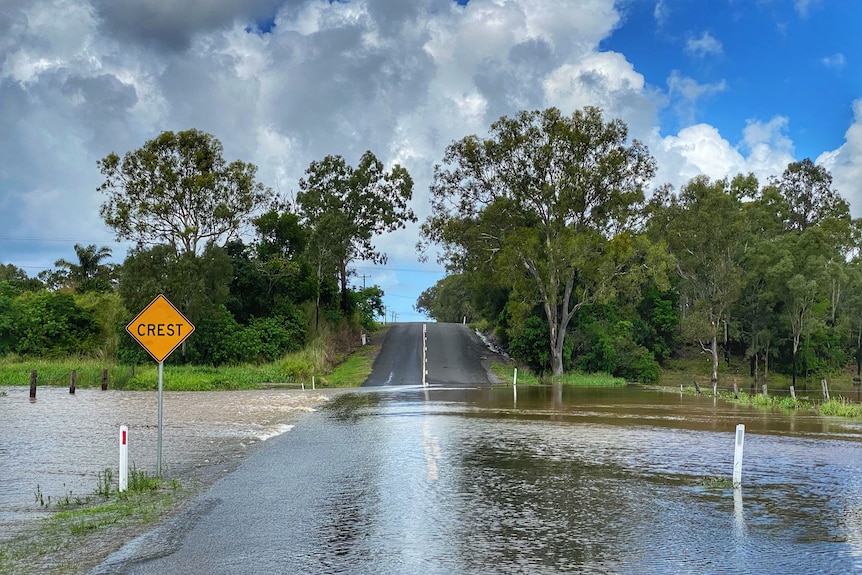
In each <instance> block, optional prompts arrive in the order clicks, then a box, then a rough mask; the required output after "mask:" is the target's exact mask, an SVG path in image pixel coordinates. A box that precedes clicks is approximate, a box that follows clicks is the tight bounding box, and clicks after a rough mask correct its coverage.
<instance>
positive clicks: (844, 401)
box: [666, 386, 862, 418]
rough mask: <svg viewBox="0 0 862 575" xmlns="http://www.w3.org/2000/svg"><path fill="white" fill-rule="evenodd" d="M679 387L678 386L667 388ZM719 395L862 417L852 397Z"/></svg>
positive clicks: (749, 402)
mask: <svg viewBox="0 0 862 575" xmlns="http://www.w3.org/2000/svg"><path fill="white" fill-rule="evenodd" d="M666 389H674V390H675V389H677V388H670V387H668V388H666ZM681 389H682V392H683V393H686V394H689V395H695V394H697V390H696V389H695V387H694V386H688V387H686V386H682V387H681ZM702 393H703V394H704V395H708V396H712V390H711V389H704V390H702ZM717 397H719V398H721V399H723V400H725V401H728V402H731V403H736V404H739V405H747V406H750V407H756V408H760V409H780V410H783V411H799V410H810V411H812V412H814V413H816V414H818V415H823V416H828V417H849V418H862V404H860V403H856V402H854V401H851V400H850V399H848V398H846V397H843V396H838V397H834V398H831V399H830V400H829V401H815V400H812V399H811V398H810V397H809V396H800V395H797V397H789V396H780V395H763V394H760V393H745V392H743V391H740V393H739V396H738V397H736V396H734V394H733V393H732V392H729V391H719V392H718V394H717Z"/></svg>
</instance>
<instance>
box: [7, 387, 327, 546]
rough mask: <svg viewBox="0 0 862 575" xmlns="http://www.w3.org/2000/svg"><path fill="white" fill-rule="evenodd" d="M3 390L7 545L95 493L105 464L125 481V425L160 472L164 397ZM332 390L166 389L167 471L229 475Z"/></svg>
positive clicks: (134, 450) (184, 475) (147, 468)
mask: <svg viewBox="0 0 862 575" xmlns="http://www.w3.org/2000/svg"><path fill="white" fill-rule="evenodd" d="M0 392H5V393H6V395H5V396H3V395H0V540H2V539H3V538H4V536H10V535H12V534H14V532H15V531H16V529H18V528H20V527H21V526H22V525H23V524H24V523H26V522H27V521H30V520H32V519H35V518H38V517H41V516H44V514H45V513H46V511H47V510H48V509H52V510H53V509H56V505H54V504H55V503H56V502H57V501H58V500H62V499H65V498H69V499H70V500H72V501H74V500H75V498H77V497H79V498H81V499H83V498H85V497H86V496H88V495H92V494H93V493H94V492H95V491H96V490H97V488H98V485H99V480H100V474H102V473H104V471H105V469H106V468H111V469H112V470H113V471H114V481H115V483H116V470H117V469H118V467H119V429H120V426H121V425H126V426H128V428H129V435H128V449H129V465H130V467H134V468H135V469H137V470H139V471H144V472H146V473H148V474H150V475H155V474H156V469H157V462H156V453H157V431H158V425H157V422H158V416H157V409H158V395H157V393H156V392H140V391H120V390H107V391H101V390H99V389H90V388H87V389H78V390H77V392H76V393H75V394H74V395H71V394H69V391H68V389H67V388H60V387H40V388H38V390H37V393H36V399H35V401H31V400H30V397H29V388H28V387H0ZM333 392H334V390H321V391H310V390H309V391H302V390H293V389H281V390H279V389H265V390H259V391H223V392H222V391H219V392H165V393H164V398H163V415H162V417H163V423H162V424H163V429H162V460H163V461H162V475H163V476H164V477H165V478H176V479H179V480H180V481H181V483H182V484H183V485H187V486H188V485H192V484H193V483H194V482H195V481H197V480H199V479H200V480H203V479H206V477H209V476H211V475H218V474H220V473H223V472H224V471H225V470H228V469H230V468H232V467H235V465H236V463H237V462H238V461H240V460H241V459H242V458H244V457H245V456H246V455H247V454H248V452H249V451H250V450H251V449H253V448H254V447H255V446H257V445H259V444H260V443H261V442H263V441H266V440H267V439H269V438H271V437H274V436H276V435H279V434H281V433H284V432H286V431H288V430H289V429H290V428H291V426H292V425H294V424H295V423H296V420H297V419H298V417H299V416H300V415H302V414H305V413H308V412H310V411H312V410H314V409H316V408H317V407H319V405H320V403H321V402H323V401H325V400H326V397H327V395H329V394H332V393H333ZM49 498H50V499H49ZM42 503H45V504H46V505H42ZM49 503H50V504H51V505H48V504H49Z"/></svg>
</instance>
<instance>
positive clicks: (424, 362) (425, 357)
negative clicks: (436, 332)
mask: <svg viewBox="0 0 862 575" xmlns="http://www.w3.org/2000/svg"><path fill="white" fill-rule="evenodd" d="M427 362H428V326H427V325H426V324H424V323H423V324H422V387H428V365H427Z"/></svg>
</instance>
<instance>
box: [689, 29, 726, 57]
mask: <svg viewBox="0 0 862 575" xmlns="http://www.w3.org/2000/svg"><path fill="white" fill-rule="evenodd" d="M685 51H686V52H688V53H689V54H693V55H694V56H697V57H699V58H703V57H705V56H720V55H721V54H722V52H723V51H724V46H722V44H721V42H719V41H718V40H716V39H715V38H714V37H713V36H712V34H710V33H709V32H704V33H703V34H701V36H700V38H689V39H688V42H686V44H685Z"/></svg>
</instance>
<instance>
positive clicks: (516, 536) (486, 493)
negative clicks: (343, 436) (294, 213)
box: [295, 387, 862, 574]
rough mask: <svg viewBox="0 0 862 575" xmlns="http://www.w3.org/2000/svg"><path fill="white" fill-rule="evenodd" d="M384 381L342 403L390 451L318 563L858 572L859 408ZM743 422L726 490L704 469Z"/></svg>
mask: <svg viewBox="0 0 862 575" xmlns="http://www.w3.org/2000/svg"><path fill="white" fill-rule="evenodd" d="M378 397H379V400H375V401H372V402H367V401H360V402H359V405H360V406H359V407H357V408H356V409H348V410H343V411H337V412H338V413H348V412H349V413H350V416H349V417H344V416H342V417H341V418H342V419H343V421H344V423H343V425H346V426H350V427H351V432H350V433H351V434H357V435H358V436H360V437H361V436H362V434H361V433H358V432H357V430H356V429H355V428H356V427H360V428H361V427H362V426H365V427H368V428H370V429H374V431H373V433H374V434H375V435H376V436H377V437H380V436H381V435H383V436H385V439H382V441H384V442H385V448H384V449H385V452H384V453H382V454H380V455H379V459H380V460H381V461H379V462H377V463H373V464H371V465H372V466H373V469H358V470H356V472H355V473H356V476H357V477H363V478H369V477H370V478H372V479H371V481H370V483H371V484H370V485H369V484H367V483H366V484H365V485H363V486H362V487H361V488H357V487H355V486H353V485H345V487H344V498H343V499H344V501H345V502H349V507H350V508H351V509H355V510H356V514H357V515H358V517H359V519H356V518H353V519H351V520H350V521H349V523H350V524H349V525H344V524H343V522H344V519H343V518H344V511H343V510H340V511H339V512H338V515H337V516H336V519H335V521H334V523H332V524H330V525H329V530H328V531H330V532H331V534H332V536H333V537H335V538H336V539H335V540H337V541H342V542H343V541H344V537H346V536H347V535H346V534H348V533H353V534H354V537H355V539H353V540H352V541H350V544H349V545H347V546H346V548H345V547H344V546H341V547H340V548H338V549H337V551H336V552H330V553H328V554H327V553H326V552H323V551H317V553H323V554H324V555H326V556H327V557H326V558H327V563H326V564H327V565H330V566H332V565H333V562H334V564H335V566H337V567H336V568H332V569H329V570H326V571H325V572H331V573H336V572H352V573H388V572H404V573H407V572H422V573H637V574H653V573H654V574H664V573H800V574H811V573H830V574H837V573H862V422H859V421H855V422H851V421H847V420H840V419H835V418H821V417H818V416H815V415H813V414H807V415H806V414H803V413H798V414H787V413H785V412H777V411H776V412H771V411H760V410H753V409H748V408H742V407H739V406H736V405H732V404H728V403H725V402H721V401H715V400H714V399H713V398H709V397H703V396H701V397H696V396H689V395H681V394H679V393H673V392H667V391H655V390H647V389H643V388H626V389H578V388H560V387H556V388H550V387H548V388H518V390H517V397H515V394H514V393H513V389H512V388H508V389H502V388H496V389H488V388H485V389H474V390H463V389H453V390H434V389H432V390H431V391H430V392H419V391H417V392H414V393H413V394H412V395H410V394H405V393H403V392H392V393H390V394H385V393H384V394H381V395H380V396H378ZM349 400H350V397H349V396H344V397H341V398H339V399H337V400H336V401H335V402H334V404H333V407H338V406H339V405H340V404H343V403H345V402H348V401H349ZM738 423H743V424H745V425H746V436H745V444H744V458H743V476H742V483H743V485H742V488H741V489H740V490H734V489H732V488H731V487H729V486H719V485H718V484H716V483H714V482H710V481H705V479H710V478H715V477H721V478H726V479H730V476H731V474H732V468H733V454H734V444H735V428H736V425H737V424H738ZM381 427H382V428H383V429H384V431H383V432H382V433H381V431H380V429H381ZM370 459H372V460H373V459H374V458H373V457H372V458H370ZM410 466H415V467H416V468H418V471H414V472H409V471H404V469H405V467H410ZM366 481H367V479H366ZM345 483H348V484H349V483H350V482H345ZM396 486H397V487H396ZM335 497H337V495H336V496H335ZM323 523H326V520H323ZM339 523H342V524H339ZM320 528H321V530H324V531H326V530H327V529H326V525H322V526H321V527H320ZM399 530H400V531H402V532H409V533H412V534H413V535H414V536H415V537H416V540H415V541H412V542H407V543H403V542H399V539H397V537H396V534H397V533H398V532H399ZM393 541H394V542H393ZM309 552H311V551H310V550H309ZM405 557H406V558H408V559H405ZM363 558H366V559H365V560H364V561H363ZM368 558H370V561H369V560H368ZM405 561H406V564H405ZM411 561H412V563H411ZM295 567H298V568H300V570H301V569H302V568H303V567H311V565H309V564H307V563H305V564H298V565H295ZM405 567H406V568H405ZM339 568H343V571H342V570H339Z"/></svg>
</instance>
